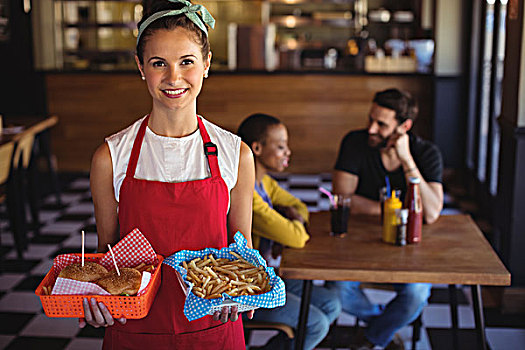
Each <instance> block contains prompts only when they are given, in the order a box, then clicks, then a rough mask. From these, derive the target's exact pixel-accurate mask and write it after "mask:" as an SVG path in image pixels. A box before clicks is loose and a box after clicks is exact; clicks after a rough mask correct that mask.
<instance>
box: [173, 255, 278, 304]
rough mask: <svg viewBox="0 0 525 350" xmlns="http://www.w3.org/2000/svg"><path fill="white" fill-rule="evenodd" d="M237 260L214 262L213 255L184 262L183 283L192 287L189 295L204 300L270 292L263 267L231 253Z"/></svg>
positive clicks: (222, 259)
mask: <svg viewBox="0 0 525 350" xmlns="http://www.w3.org/2000/svg"><path fill="white" fill-rule="evenodd" d="M230 254H231V255H233V256H234V257H235V258H236V260H228V259H224V258H221V259H216V258H215V257H214V256H213V255H212V254H209V255H208V256H206V257H204V259H201V258H195V259H193V260H191V261H189V262H186V261H183V262H182V266H183V267H184V268H185V269H186V271H188V274H187V276H186V279H187V280H188V281H190V282H192V283H193V284H194V286H193V289H192V292H193V294H195V295H196V296H198V297H200V298H204V299H215V298H220V297H221V294H222V293H227V294H228V295H230V296H232V297H236V296H241V295H256V294H263V293H266V292H268V291H269V290H270V284H269V280H268V275H267V274H266V271H264V268H263V267H262V266H259V267H256V266H254V265H252V264H250V263H249V262H248V261H246V260H244V259H243V258H242V257H241V256H240V255H239V254H237V253H235V252H230Z"/></svg>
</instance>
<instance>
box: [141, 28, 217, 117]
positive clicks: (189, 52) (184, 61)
mask: <svg viewBox="0 0 525 350" xmlns="http://www.w3.org/2000/svg"><path fill="white" fill-rule="evenodd" d="M143 57H144V60H143V62H144V65H143V66H142V67H141V66H140V64H139V69H141V73H142V74H143V76H145V77H146V82H147V84H148V90H149V92H150V94H151V96H152V97H153V109H157V108H159V109H165V110H169V111H176V110H184V109H186V108H188V107H190V108H195V106H196V98H197V96H198V95H199V93H200V91H201V88H202V80H203V77H204V74H205V72H206V71H207V70H208V69H209V67H210V61H211V52H210V54H209V55H208V57H206V58H204V57H202V51H201V46H200V45H199V44H198V43H197V41H196V39H195V34H194V33H192V32H190V31H188V30H187V29H184V28H181V27H176V28H175V29H173V30H166V29H158V30H156V31H155V32H154V33H153V34H152V35H151V36H150V37H149V38H148V41H147V43H146V45H145V48H144V54H143Z"/></svg>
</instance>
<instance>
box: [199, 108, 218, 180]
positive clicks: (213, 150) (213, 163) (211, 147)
mask: <svg viewBox="0 0 525 350" xmlns="http://www.w3.org/2000/svg"><path fill="white" fill-rule="evenodd" d="M197 122H198V123H199V130H200V132H201V137H202V143H203V144H204V154H205V155H206V158H208V165H209V167H210V171H211V176H212V177H215V176H219V177H220V176H221V170H220V169H219V160H218V158H217V157H218V154H219V150H218V148H217V146H216V145H215V144H214V143H213V142H211V139H210V136H209V135H208V132H207V131H206V128H205V127H204V123H203V122H202V119H201V117H199V116H198V117H197Z"/></svg>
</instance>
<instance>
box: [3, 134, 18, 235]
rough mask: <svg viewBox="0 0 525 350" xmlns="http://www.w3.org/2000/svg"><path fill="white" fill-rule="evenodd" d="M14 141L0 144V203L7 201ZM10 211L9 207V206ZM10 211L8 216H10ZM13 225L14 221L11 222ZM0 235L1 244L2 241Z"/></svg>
mask: <svg viewBox="0 0 525 350" xmlns="http://www.w3.org/2000/svg"><path fill="white" fill-rule="evenodd" d="M14 149H15V144H14V142H8V143H5V144H3V145H1V146H0V204H4V203H7V201H8V200H9V199H8V198H7V192H8V185H9V184H8V181H9V175H10V173H11V164H12V162H13V150H14ZM8 211H9V208H8ZM9 217H10V216H9V213H8V218H9ZM10 225H11V226H12V225H13V223H11V222H10ZM1 237H2V236H1V235H0V245H1V243H2V241H1Z"/></svg>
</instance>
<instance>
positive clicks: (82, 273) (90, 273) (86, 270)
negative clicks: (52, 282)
mask: <svg viewBox="0 0 525 350" xmlns="http://www.w3.org/2000/svg"><path fill="white" fill-rule="evenodd" d="M107 274H108V270H107V269H106V268H105V267H104V266H102V265H100V264H97V263H95V262H91V261H86V262H85V263H84V266H82V264H81V263H75V264H71V265H68V266H66V267H64V268H63V269H62V271H60V273H59V274H58V277H62V278H69V279H73V280H77V281H82V282H94V281H96V280H98V279H100V278H102V277H104V276H105V275H107Z"/></svg>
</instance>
